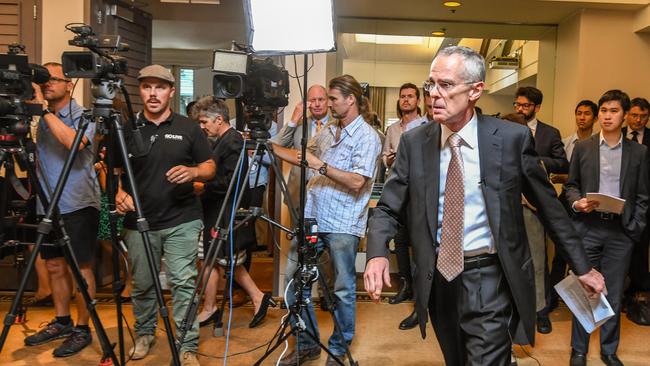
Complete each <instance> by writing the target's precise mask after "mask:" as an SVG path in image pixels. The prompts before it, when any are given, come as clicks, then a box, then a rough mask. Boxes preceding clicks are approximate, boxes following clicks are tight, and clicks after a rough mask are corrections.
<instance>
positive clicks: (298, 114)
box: [291, 100, 309, 125]
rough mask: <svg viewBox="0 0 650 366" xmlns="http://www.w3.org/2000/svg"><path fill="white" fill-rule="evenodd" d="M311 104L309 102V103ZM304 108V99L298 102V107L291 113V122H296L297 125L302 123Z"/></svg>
mask: <svg viewBox="0 0 650 366" xmlns="http://www.w3.org/2000/svg"><path fill="white" fill-rule="evenodd" d="M307 104H309V103H307ZM303 113H304V112H303V109H302V100H301V101H300V102H298V104H296V107H295V108H294V109H293V113H292V114H291V122H293V123H295V124H296V125H298V124H300V123H301V122H302V115H303Z"/></svg>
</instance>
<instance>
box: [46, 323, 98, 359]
mask: <svg viewBox="0 0 650 366" xmlns="http://www.w3.org/2000/svg"><path fill="white" fill-rule="evenodd" d="M92 341H93V337H92V336H91V335H90V331H88V330H84V329H79V328H74V329H72V333H71V334H70V335H69V336H68V338H66V340H65V341H63V343H62V344H61V345H60V346H58V347H57V348H55V349H54V352H53V353H52V354H53V355H54V357H68V356H72V355H74V354H76V353H78V352H79V351H81V350H82V349H84V348H86V347H87V346H88V345H89V344H90V343H92Z"/></svg>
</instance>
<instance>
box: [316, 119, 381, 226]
mask: <svg viewBox="0 0 650 366" xmlns="http://www.w3.org/2000/svg"><path fill="white" fill-rule="evenodd" d="M337 126H338V123H337V121H330V122H329V123H328V124H327V125H326V126H325V127H326V128H324V129H323V130H321V132H320V133H319V134H317V135H316V136H314V137H313V138H312V139H311V140H310V141H309V151H310V152H311V153H313V154H314V155H316V156H318V157H319V158H320V159H321V160H322V161H323V162H325V163H327V165H328V166H329V167H334V168H337V169H340V170H343V171H345V172H348V173H357V174H360V175H362V176H364V177H366V178H368V179H367V181H366V184H365V185H364V186H363V188H362V189H361V190H360V191H359V193H355V192H353V191H352V190H351V189H349V188H347V187H345V186H344V185H342V184H339V183H336V182H335V181H333V180H332V179H330V178H328V177H326V176H324V175H320V174H314V175H312V177H311V178H310V179H309V185H308V186H307V202H306V203H305V217H313V218H316V220H317V222H318V231H320V232H325V233H344V234H351V235H356V236H358V237H363V236H364V235H365V231H366V224H367V221H368V201H369V200H370V193H371V191H372V184H373V181H374V175H375V163H376V161H377V157H378V156H379V153H380V152H381V142H380V140H379V135H378V134H377V132H375V130H374V129H373V128H372V126H370V125H369V124H368V123H366V122H365V121H364V119H363V117H362V116H358V117H357V118H356V119H355V120H354V121H352V123H350V124H349V125H348V126H347V127H345V128H344V129H343V130H342V131H341V136H340V140H339V141H338V142H337V141H336V129H337Z"/></svg>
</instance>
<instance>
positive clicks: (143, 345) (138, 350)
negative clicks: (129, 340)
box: [129, 334, 156, 360]
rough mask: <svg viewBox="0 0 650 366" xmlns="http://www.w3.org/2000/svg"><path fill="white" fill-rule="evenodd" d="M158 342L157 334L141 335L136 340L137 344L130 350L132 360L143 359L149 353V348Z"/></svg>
mask: <svg viewBox="0 0 650 366" xmlns="http://www.w3.org/2000/svg"><path fill="white" fill-rule="evenodd" d="M154 343H156V336H154V335H152V334H147V335H143V336H139V337H138V338H137V339H136V340H135V345H134V346H133V347H131V349H130V350H129V355H130V356H131V359H132V360H141V359H143V358H145V357H146V356H147V355H148V354H149V350H151V347H152V346H153V345H154Z"/></svg>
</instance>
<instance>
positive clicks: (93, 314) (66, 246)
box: [0, 113, 120, 365]
mask: <svg viewBox="0 0 650 366" xmlns="http://www.w3.org/2000/svg"><path fill="white" fill-rule="evenodd" d="M85 114H86V113H85ZM89 123H90V118H82V119H81V121H80V123H79V129H78V130H77V133H76V135H75V138H74V141H73V143H72V146H71V148H70V153H69V154H68V156H67V158H66V160H65V163H64V165H63V169H62V171H61V175H60V176H59V178H58V180H57V183H56V187H55V189H54V193H53V194H52V200H51V202H50V204H48V200H47V197H46V196H45V193H44V192H43V190H42V189H41V187H40V184H39V183H38V180H37V179H36V171H35V169H34V168H33V167H31V165H30V164H26V166H27V167H28V176H30V177H32V178H31V179H32V181H33V184H34V187H38V189H37V192H38V195H39V198H40V199H41V203H42V204H43V207H47V210H46V213H45V217H44V218H43V219H42V220H41V222H40V223H39V224H38V227H37V229H36V231H37V236H36V244H35V247H34V250H33V251H32V254H31V256H30V257H29V260H28V262H27V266H26V268H25V273H24V275H23V277H22V278H21V280H20V284H19V286H18V290H17V291H16V296H15V297H14V300H13V302H12V304H11V308H10V310H9V312H8V313H7V315H6V316H5V318H4V327H3V329H2V334H1V335H0V351H1V350H2V348H3V346H4V344H5V341H6V340H7V336H8V335H9V328H10V327H11V325H12V324H13V323H14V321H15V319H16V313H17V310H18V307H19V304H20V302H21V299H22V296H23V293H24V292H25V287H26V285H27V279H28V275H29V273H30V272H31V270H32V268H33V267H34V263H35V262H36V256H37V255H38V254H39V253H40V249H41V245H43V240H44V239H45V237H46V236H47V235H49V234H50V232H51V231H52V229H53V228H54V227H55V226H56V229H57V232H60V233H61V239H60V240H58V241H57V245H58V246H59V247H60V248H61V249H62V250H63V254H64V257H65V259H66V261H67V263H68V264H69V266H70V269H71V272H72V276H73V278H74V280H75V282H76V284H77V288H78V289H79V294H81V296H83V298H84V301H85V302H86V306H87V308H88V312H89V314H90V318H91V319H92V321H93V324H94V326H95V331H96V333H97V338H98V339H99V342H100V344H101V347H102V351H103V353H104V356H105V358H110V359H111V361H112V362H113V364H114V365H120V363H119V362H118V360H117V357H116V356H115V353H114V352H113V346H112V345H111V343H110V341H109V339H108V336H107V335H106V330H105V329H104V327H103V325H102V323H101V320H100V319H99V315H98V314H97V310H96V309H95V300H93V299H92V298H91V297H90V294H89V293H88V284H87V283H86V281H85V279H84V278H83V275H82V274H81V270H80V268H79V264H78V263H77V258H76V257H75V255H74V252H73V250H72V246H71V244H70V237H69V236H68V235H67V234H66V231H65V227H64V225H63V222H62V220H61V215H60V214H59V212H58V203H59V200H60V199H61V195H62V193H63V187H64V186H65V183H66V181H67V179H68V176H69V175H70V171H71V169H72V164H73V162H74V160H75V158H76V156H77V153H78V151H79V147H80V146H81V141H82V139H83V136H84V133H85V132H86V129H87V128H88V125H89ZM23 152H24V150H23ZM54 219H58V220H57V224H58V225H57V224H55V222H54V221H53V220H54Z"/></svg>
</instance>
